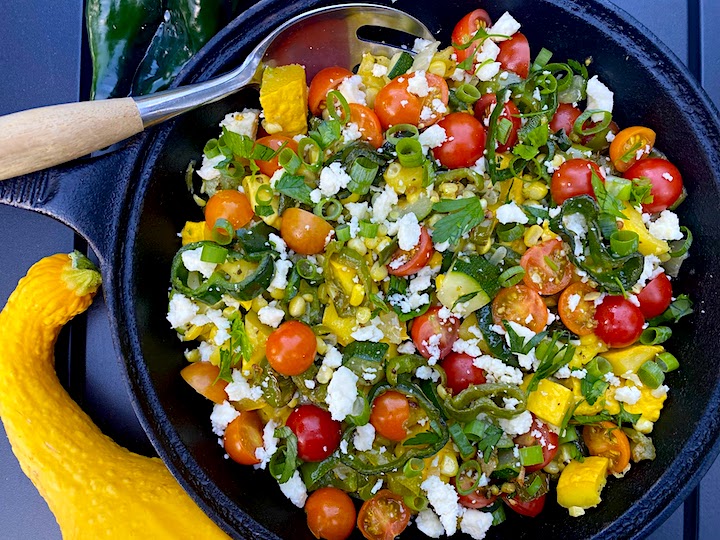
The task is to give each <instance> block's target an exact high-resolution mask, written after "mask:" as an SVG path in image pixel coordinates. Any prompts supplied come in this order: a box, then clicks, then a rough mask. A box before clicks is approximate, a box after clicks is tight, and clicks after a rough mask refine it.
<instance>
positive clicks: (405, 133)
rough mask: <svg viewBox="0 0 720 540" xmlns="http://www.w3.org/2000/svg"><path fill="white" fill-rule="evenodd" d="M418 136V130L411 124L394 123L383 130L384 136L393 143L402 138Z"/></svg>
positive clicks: (415, 137) (395, 143)
mask: <svg viewBox="0 0 720 540" xmlns="http://www.w3.org/2000/svg"><path fill="white" fill-rule="evenodd" d="M419 136H420V131H419V130H418V128H417V127H415V126H413V125H412V124H396V125H394V126H392V127H391V128H390V129H388V130H387V131H386V132H385V138H386V139H387V140H388V141H389V142H390V144H394V145H397V143H399V142H400V141H401V140H403V139H407V138H411V139H417V138H418V137H419Z"/></svg>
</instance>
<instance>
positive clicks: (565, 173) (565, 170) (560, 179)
mask: <svg viewBox="0 0 720 540" xmlns="http://www.w3.org/2000/svg"><path fill="white" fill-rule="evenodd" d="M592 171H595V174H596V175H597V176H598V178H600V180H601V181H603V182H604V181H605V177H604V176H603V175H602V173H601V172H600V167H598V166H597V164H595V163H593V162H592V161H590V160H588V159H581V158H574V159H569V160H567V161H566V162H565V163H563V164H562V165H560V168H559V169H558V170H556V171H555V173H554V174H553V176H552V180H551V181H550V193H551V194H552V198H553V200H554V201H555V202H556V203H557V204H562V203H564V202H565V201H566V200H567V199H570V198H572V197H577V196H579V195H590V196H591V197H593V198H594V197H595V191H594V190H593V187H592Z"/></svg>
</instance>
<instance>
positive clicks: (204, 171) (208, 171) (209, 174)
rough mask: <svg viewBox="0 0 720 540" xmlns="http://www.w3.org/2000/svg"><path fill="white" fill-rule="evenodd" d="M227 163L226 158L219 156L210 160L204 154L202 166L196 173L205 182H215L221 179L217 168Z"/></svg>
mask: <svg viewBox="0 0 720 540" xmlns="http://www.w3.org/2000/svg"><path fill="white" fill-rule="evenodd" d="M223 161H225V156H224V155H223V154H219V155H217V156H215V157H213V158H209V157H207V156H206V155H204V154H203V160H202V166H201V167H200V168H199V169H198V170H197V171H196V172H197V173H198V176H199V177H200V178H202V179H203V180H214V179H215V178H219V177H220V171H218V170H217V169H216V168H215V167H216V166H217V165H219V164H220V163H222V162H223Z"/></svg>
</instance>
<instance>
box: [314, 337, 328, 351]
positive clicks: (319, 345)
mask: <svg viewBox="0 0 720 540" xmlns="http://www.w3.org/2000/svg"><path fill="white" fill-rule="evenodd" d="M315 348H316V349H317V352H318V354H325V353H326V352H327V350H328V346H327V343H325V340H324V339H322V338H321V337H320V336H315Z"/></svg>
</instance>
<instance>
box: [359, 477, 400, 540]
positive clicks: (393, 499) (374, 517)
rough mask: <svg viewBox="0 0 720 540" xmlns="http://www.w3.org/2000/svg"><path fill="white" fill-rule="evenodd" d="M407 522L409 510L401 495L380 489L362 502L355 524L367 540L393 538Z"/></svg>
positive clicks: (387, 539) (391, 539) (389, 539)
mask: <svg viewBox="0 0 720 540" xmlns="http://www.w3.org/2000/svg"><path fill="white" fill-rule="evenodd" d="M409 522H410V510H409V509H408V507H407V506H405V503H404V502H403V499H402V497H401V496H400V495H398V494H396V493H393V492H392V491H390V490H389V489H381V490H380V491H378V492H377V493H376V494H375V496H374V497H373V498H372V499H368V500H367V501H365V502H364V503H363V505H362V507H361V508H360V513H359V514H358V519H357V526H358V529H360V532H361V533H362V535H363V536H364V537H365V538H367V540H394V539H395V537H396V536H399V535H400V534H401V533H402V532H403V531H404V530H405V529H406V528H407V526H408V523H409Z"/></svg>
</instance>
